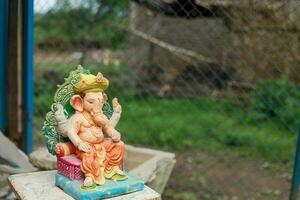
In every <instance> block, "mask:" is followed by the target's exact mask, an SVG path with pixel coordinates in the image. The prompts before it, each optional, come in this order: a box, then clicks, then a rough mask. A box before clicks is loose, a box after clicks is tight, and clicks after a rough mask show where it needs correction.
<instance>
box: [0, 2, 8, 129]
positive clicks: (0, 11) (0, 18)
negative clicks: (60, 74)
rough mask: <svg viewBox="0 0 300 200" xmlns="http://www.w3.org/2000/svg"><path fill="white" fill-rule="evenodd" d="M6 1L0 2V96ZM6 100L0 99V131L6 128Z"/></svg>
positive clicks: (3, 88)
mask: <svg viewBox="0 0 300 200" xmlns="http://www.w3.org/2000/svg"><path fill="white" fill-rule="evenodd" d="M7 9H8V2H7V0H3V1H0V29H1V31H0V95H1V96H2V97H4V96H6V84H5V70H6V52H7V26H8V24H7V20H8V17H7V13H8V12H7ZM6 106H7V102H6V98H1V99H0V130H1V131H4V130H5V128H6Z"/></svg>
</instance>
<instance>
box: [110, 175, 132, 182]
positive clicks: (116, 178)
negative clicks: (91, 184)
mask: <svg viewBox="0 0 300 200" xmlns="http://www.w3.org/2000/svg"><path fill="white" fill-rule="evenodd" d="M126 179H128V176H126V175H125V174H115V175H113V176H112V177H111V180H113V181H124V180H126Z"/></svg>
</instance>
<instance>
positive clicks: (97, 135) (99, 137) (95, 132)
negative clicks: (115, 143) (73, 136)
mask: <svg viewBox="0 0 300 200" xmlns="http://www.w3.org/2000/svg"><path fill="white" fill-rule="evenodd" d="M78 136H79V137H80V139H81V140H83V141H86V142H89V143H93V144H95V143H100V142H102V141H103V138H104V136H103V132H102V129H101V128H99V127H93V126H92V127H90V128H86V127H81V129H80V132H79V134H78Z"/></svg>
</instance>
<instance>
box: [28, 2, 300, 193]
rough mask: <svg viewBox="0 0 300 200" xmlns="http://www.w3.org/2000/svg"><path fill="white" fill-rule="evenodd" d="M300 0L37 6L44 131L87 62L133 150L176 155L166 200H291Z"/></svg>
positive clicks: (38, 103)
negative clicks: (105, 85)
mask: <svg viewBox="0 0 300 200" xmlns="http://www.w3.org/2000/svg"><path fill="white" fill-rule="evenodd" d="M299 8H300V3H299V1H297V0H286V1H283V0H263V1H262V0H261V1H256V0H244V1H241V0H234V1H233V0H155V1H151V0H132V1H128V0H124V1H123V0H122V1H120V0H119V1H118V0H110V1H105V0H103V1H102V0H89V1H82V0H60V1H58V0H51V1H49V0H48V1H44V0H35V117H34V125H35V133H36V138H35V139H36V143H37V144H41V143H42V142H43V136H42V134H41V126H42V123H43V119H44V116H45V114H46V112H47V111H48V109H49V106H50V105H51V103H52V97H53V95H54V93H55V90H56V85H57V84H61V83H63V78H64V77H66V76H67V74H68V72H69V71H71V70H73V69H75V68H76V67H77V65H78V64H81V65H82V66H84V67H87V68H89V69H91V71H92V72H97V71H101V72H102V73H103V74H104V75H105V76H107V77H108V78H109V79H110V81H111V84H110V88H109V89H108V95H109V99H112V98H113V97H115V96H116V97H118V98H119V100H120V102H121V104H122V106H123V116H122V119H121V122H120V124H119V127H118V129H119V130H120V132H121V133H122V134H123V135H122V138H123V140H124V141H125V142H128V143H131V144H136V145H143V146H149V147H154V148H160V149H164V150H169V151H175V152H176V154H177V156H178V157H177V160H178V162H177V164H176V167H175V170H174V173H173V174H172V175H171V178H170V181H169V184H168V186H167V189H166V190H165V193H164V198H166V199H286V198H287V196H288V193H289V187H290V186H289V184H290V178H291V166H292V164H293V157H294V152H295V147H296V136H297V131H298V126H297V124H298V122H299V120H298V119H299V116H300V87H299V81H300V72H299V70H300V62H299V61H300V42H299V40H300V38H299V29H300V24H299V21H300V12H299Z"/></svg>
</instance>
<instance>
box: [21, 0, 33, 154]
mask: <svg viewBox="0 0 300 200" xmlns="http://www.w3.org/2000/svg"><path fill="white" fill-rule="evenodd" d="M24 8H25V9H24V36H23V37H24V51H23V52H24V63H23V64H24V67H23V69H24V71H23V91H24V93H23V102H24V134H25V137H24V151H25V152H26V153H30V152H31V151H32V145H33V128H32V126H33V124H32V116H33V56H34V55H33V32H34V30H33V18H34V13H33V12H34V11H33V0H27V1H25V5H24Z"/></svg>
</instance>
